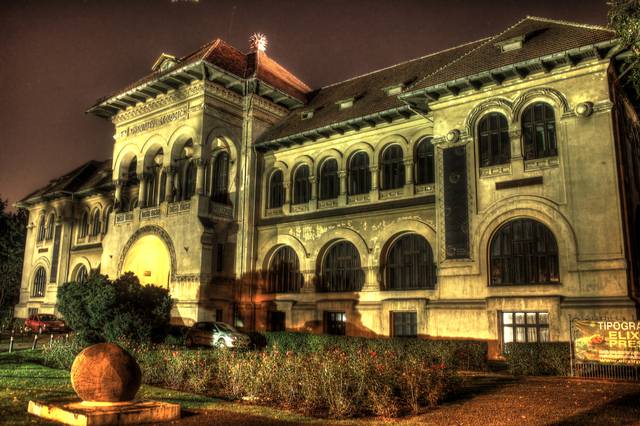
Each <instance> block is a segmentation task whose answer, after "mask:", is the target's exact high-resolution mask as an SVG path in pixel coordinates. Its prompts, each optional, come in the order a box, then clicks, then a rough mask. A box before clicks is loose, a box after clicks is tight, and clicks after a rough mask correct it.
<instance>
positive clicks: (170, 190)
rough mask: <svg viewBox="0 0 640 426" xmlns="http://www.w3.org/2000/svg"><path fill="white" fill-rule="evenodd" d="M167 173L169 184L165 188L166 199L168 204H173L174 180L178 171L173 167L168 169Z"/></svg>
mask: <svg viewBox="0 0 640 426" xmlns="http://www.w3.org/2000/svg"><path fill="white" fill-rule="evenodd" d="M165 173H166V174H167V182H166V183H165V186H164V199H165V201H166V202H167V203H171V202H172V201H173V185H174V183H173V179H174V177H175V175H176V169H175V168H173V167H171V166H169V167H166V168H165Z"/></svg>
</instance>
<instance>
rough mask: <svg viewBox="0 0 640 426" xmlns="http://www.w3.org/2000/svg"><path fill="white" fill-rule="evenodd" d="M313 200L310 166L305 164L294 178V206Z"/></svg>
mask: <svg viewBox="0 0 640 426" xmlns="http://www.w3.org/2000/svg"><path fill="white" fill-rule="evenodd" d="M309 198H311V182H309V166H307V165H306V164H303V165H301V166H299V167H298V168H297V169H296V172H295V174H294V177H293V204H305V203H308V202H309Z"/></svg>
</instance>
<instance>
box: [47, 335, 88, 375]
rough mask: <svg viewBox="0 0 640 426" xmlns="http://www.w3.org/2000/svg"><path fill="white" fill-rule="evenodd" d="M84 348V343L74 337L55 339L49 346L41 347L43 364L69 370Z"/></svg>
mask: <svg viewBox="0 0 640 426" xmlns="http://www.w3.org/2000/svg"><path fill="white" fill-rule="evenodd" d="M86 346H87V345H86V343H85V342H84V341H82V340H81V339H78V338H76V337H75V336H71V337H70V338H69V339H68V340H64V339H55V340H54V341H53V342H52V343H51V345H50V346H49V345H44V346H43V347H42V359H43V363H44V365H47V366H49V367H53V368H63V369H65V370H71V365H72V364H73V360H74V359H75V358H76V355H78V354H79V353H80V351H82V350H83V349H84V348H85V347H86Z"/></svg>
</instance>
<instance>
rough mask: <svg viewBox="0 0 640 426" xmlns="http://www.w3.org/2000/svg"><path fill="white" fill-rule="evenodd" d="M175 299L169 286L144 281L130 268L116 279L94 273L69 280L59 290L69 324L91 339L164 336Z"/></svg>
mask: <svg viewBox="0 0 640 426" xmlns="http://www.w3.org/2000/svg"><path fill="white" fill-rule="evenodd" d="M171 303H172V301H171V297H170V296H169V291H168V290H166V289H164V288H161V287H157V286H153V285H141V284H140V281H139V280H138V278H137V277H136V276H135V275H134V274H132V273H130V272H128V273H126V274H124V275H123V276H121V277H120V278H118V279H116V280H115V281H111V280H109V279H108V278H107V277H106V276H104V275H93V276H92V277H91V278H89V280H87V281H86V282H83V283H77V282H69V283H65V284H63V285H62V286H60V289H59V290H58V309H59V310H60V313H61V314H62V315H63V316H64V318H65V321H66V322H67V325H69V327H71V328H72V329H73V330H75V331H76V333H77V334H78V336H79V338H80V339H83V340H85V341H86V342H89V343H96V342H102V341H109V342H114V341H117V340H119V339H131V340H134V341H138V342H149V341H151V340H152V339H162V338H163V337H164V335H165V333H166V330H167V325H168V323H169V318H170V314H171Z"/></svg>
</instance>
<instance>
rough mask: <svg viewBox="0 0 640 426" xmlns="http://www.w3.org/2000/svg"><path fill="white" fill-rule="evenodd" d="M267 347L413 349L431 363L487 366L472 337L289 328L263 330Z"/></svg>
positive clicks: (482, 348) (307, 350) (483, 352)
mask: <svg viewBox="0 0 640 426" xmlns="http://www.w3.org/2000/svg"><path fill="white" fill-rule="evenodd" d="M264 336H265V339H266V342H267V346H266V347H267V349H268V350H272V349H273V348H277V349H278V350H281V351H285V352H286V351H292V352H295V353H310V352H319V351H323V350H327V349H333V348H339V349H341V350H343V351H346V352H348V353H351V352H354V351H358V350H367V351H375V352H377V353H382V352H385V351H393V352H397V353H413V354H416V355H417V356H422V357H425V358H426V359H428V360H430V361H431V362H432V363H434V364H435V363H440V362H444V363H446V364H447V365H451V366H453V367H455V368H458V369H465V370H478V371H484V370H486V369H487V343H486V342H483V341H474V340H427V339H408V338H385V337H382V338H366V337H353V336H330V335H325V334H308V333H292V332H284V331H280V332H266V333H264Z"/></svg>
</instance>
